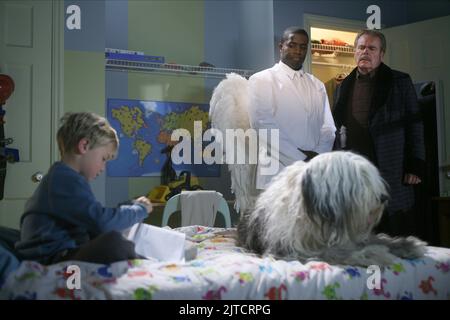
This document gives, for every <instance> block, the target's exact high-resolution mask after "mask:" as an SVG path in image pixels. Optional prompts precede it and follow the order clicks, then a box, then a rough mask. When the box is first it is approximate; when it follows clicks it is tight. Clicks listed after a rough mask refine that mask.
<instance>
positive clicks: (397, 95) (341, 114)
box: [333, 63, 425, 213]
mask: <svg viewBox="0 0 450 320" xmlns="http://www.w3.org/2000/svg"><path fill="white" fill-rule="evenodd" d="M355 79H356V68H355V69H354V70H353V71H352V72H351V73H350V75H348V76H347V78H345V79H344V81H343V82H342V84H341V85H340V87H339V89H338V91H337V99H336V103H335V106H334V108H333V116H334V120H335V122H336V128H337V133H336V144H335V149H345V148H340V143H339V142H340V136H339V130H340V128H341V126H342V125H344V126H346V115H347V110H346V109H347V107H348V105H349V104H348V101H349V99H351V96H350V94H351V92H352V88H353V85H354V82H355ZM368 125H369V127H368V130H369V133H370V137H371V138H372V142H373V149H374V150H373V151H374V154H375V158H376V161H375V162H376V163H375V165H376V166H377V167H378V169H379V170H380V173H381V175H382V177H383V178H384V179H385V180H386V182H387V183H388V184H389V187H390V195H391V199H390V201H389V206H388V212H389V213H393V212H396V211H398V210H408V209H409V208H411V207H412V206H413V204H414V190H413V187H412V186H410V185H404V184H403V177H404V174H405V173H412V174H415V175H417V176H419V177H422V175H423V168H424V164H425V162H424V161H425V146H424V137H423V122H422V119H421V116H420V110H419V106H418V102H417V96H416V92H415V90H414V86H413V83H412V81H411V78H410V76H409V75H408V74H406V73H403V72H400V71H396V70H392V69H391V68H389V67H388V66H386V65H385V64H383V63H382V64H381V65H380V66H379V67H378V70H377V72H376V74H375V88H374V92H373V97H372V102H371V107H370V112H369V123H368ZM346 127H347V126H346ZM350 147H351V146H350ZM355 151H357V150H355Z"/></svg>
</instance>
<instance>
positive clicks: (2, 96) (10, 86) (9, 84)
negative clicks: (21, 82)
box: [0, 74, 14, 105]
mask: <svg viewBox="0 0 450 320" xmlns="http://www.w3.org/2000/svg"><path fill="white" fill-rule="evenodd" d="M13 92H14V81H13V79H11V77H10V76H7V75H6V74H0V105H2V104H5V102H6V100H8V98H9V96H10V95H11V93H13Z"/></svg>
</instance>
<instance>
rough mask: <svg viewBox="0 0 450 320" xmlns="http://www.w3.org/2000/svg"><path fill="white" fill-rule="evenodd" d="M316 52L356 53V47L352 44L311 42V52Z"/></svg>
mask: <svg viewBox="0 0 450 320" xmlns="http://www.w3.org/2000/svg"><path fill="white" fill-rule="evenodd" d="M314 52H318V53H323V54H329V53H344V54H354V53H355V48H354V47H352V46H335V45H331V44H322V43H311V53H314Z"/></svg>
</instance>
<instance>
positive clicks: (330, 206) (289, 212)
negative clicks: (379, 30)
mask: <svg viewBox="0 0 450 320" xmlns="http://www.w3.org/2000/svg"><path fill="white" fill-rule="evenodd" d="M387 200H388V190H387V186H386V183H385V181H384V180H383V179H382V178H381V176H380V174H379V172H378V170H377V168H376V167H375V166H374V165H372V164H371V163H370V162H369V161H368V160H366V159H365V158H363V157H362V156H359V155H356V154H354V153H351V152H343V151H338V152H330V153H325V154H321V155H318V156H317V157H315V158H314V159H312V160H311V161H310V162H308V163H305V162H303V161H298V162H296V163H294V164H292V165H291V166H289V167H287V168H285V169H284V170H283V171H282V172H281V173H280V174H279V175H278V176H277V177H275V178H274V180H273V182H272V183H271V184H270V186H269V187H268V188H267V190H265V191H264V192H263V193H262V194H261V195H260V196H259V197H258V199H257V201H256V204H255V208H254V210H253V211H250V212H247V213H245V214H244V215H243V216H242V218H241V220H240V221H239V224H238V243H239V244H240V245H241V246H243V247H245V248H247V249H249V250H251V251H254V252H256V253H258V254H261V255H265V254H271V255H274V256H276V257H278V258H283V259H298V260H300V261H307V260H321V261H325V262H328V263H330V264H342V265H355V266H369V265H378V266H380V267H381V266H386V265H389V264H392V263H393V261H394V259H395V258H396V257H402V258H418V257H421V256H423V254H424V252H425V245H426V243H425V242H422V241H421V240H419V239H417V238H414V237H408V238H391V237H389V236H387V235H384V234H379V235H374V234H373V233H372V230H373V228H374V227H375V226H376V224H377V223H378V222H379V221H380V219H381V215H382V214H383V211H384V207H385V205H386V201H387Z"/></svg>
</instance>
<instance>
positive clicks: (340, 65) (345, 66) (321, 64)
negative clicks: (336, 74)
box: [312, 61, 355, 69]
mask: <svg viewBox="0 0 450 320" xmlns="http://www.w3.org/2000/svg"><path fill="white" fill-rule="evenodd" d="M312 64H316V65H319V66H330V67H338V68H346V69H354V68H355V66H354V65H351V64H342V63H330V62H320V61H313V62H312Z"/></svg>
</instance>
